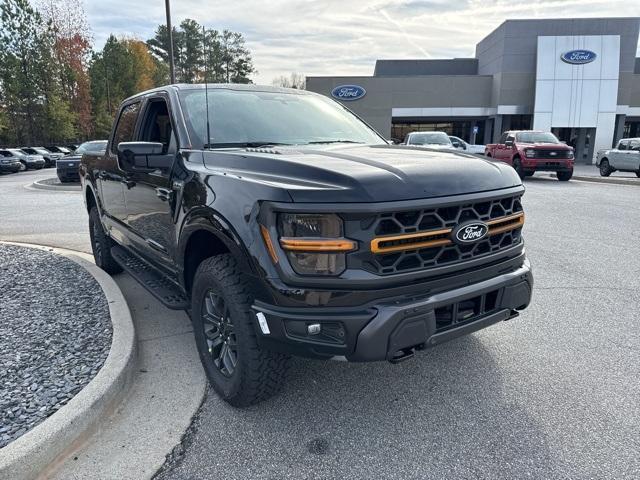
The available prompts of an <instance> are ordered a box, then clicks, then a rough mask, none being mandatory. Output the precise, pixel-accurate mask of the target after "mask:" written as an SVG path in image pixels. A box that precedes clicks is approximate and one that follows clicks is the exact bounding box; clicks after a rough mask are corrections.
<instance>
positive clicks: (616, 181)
mask: <svg viewBox="0 0 640 480" xmlns="http://www.w3.org/2000/svg"><path fill="white" fill-rule="evenodd" d="M544 176H545V177H548V178H553V179H555V178H556V177H555V175H554V174H552V173H548V174H545V175H544ZM571 180H578V181H580V182H591V183H608V184H609V185H631V186H640V179H638V180H637V181H636V180H635V179H633V178H631V177H585V176H582V175H574V176H573V177H571Z"/></svg>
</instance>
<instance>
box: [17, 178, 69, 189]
mask: <svg viewBox="0 0 640 480" xmlns="http://www.w3.org/2000/svg"><path fill="white" fill-rule="evenodd" d="M52 181H53V183H47V182H52ZM27 188H35V189H37V190H50V191H57V192H80V191H81V188H80V184H78V185H71V184H69V185H63V184H62V183H60V182H58V180H57V179H56V178H45V179H42V180H36V181H35V182H33V183H32V184H31V185H27Z"/></svg>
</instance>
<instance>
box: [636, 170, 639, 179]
mask: <svg viewBox="0 0 640 480" xmlns="http://www.w3.org/2000/svg"><path fill="white" fill-rule="evenodd" d="M636 177H638V178H640V170H638V171H637V172H636Z"/></svg>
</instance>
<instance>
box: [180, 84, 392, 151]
mask: <svg viewBox="0 0 640 480" xmlns="http://www.w3.org/2000/svg"><path fill="white" fill-rule="evenodd" d="M180 102H181V104H182V110H183V111H184V114H185V120H186V123H187V128H188V129H189V133H190V134H191V137H192V141H193V144H194V146H195V147H196V148H200V147H203V146H205V145H206V144H208V145H207V146H208V147H209V148H216V147H218V148H223V147H243V146H260V145H269V144H276V145H277V144H280V145H282V144H284V145H308V144H314V143H367V144H372V143H373V144H384V143H386V142H385V141H384V140H383V139H382V138H381V137H380V136H379V135H378V134H376V133H375V132H374V131H373V130H371V129H370V128H369V127H368V126H367V125H366V124H364V123H363V122H362V121H361V120H359V119H358V118H357V117H356V116H355V115H353V114H352V113H350V112H349V111H348V110H346V109H345V108H344V107H342V106H341V105H340V104H338V103H336V102H334V101H333V100H329V99H328V98H325V97H322V96H320V95H306V94H295V93H281V92H260V91H242V90H231V89H221V88H215V89H211V90H209V117H210V132H211V138H210V139H208V141H207V139H206V136H207V133H206V132H207V112H206V108H205V91H204V90H202V89H198V90H196V89H193V90H183V91H181V92H180Z"/></svg>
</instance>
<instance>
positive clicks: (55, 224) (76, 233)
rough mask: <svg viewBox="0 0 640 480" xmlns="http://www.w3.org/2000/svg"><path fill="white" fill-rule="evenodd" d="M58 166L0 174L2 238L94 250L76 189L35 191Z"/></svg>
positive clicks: (85, 216) (0, 230)
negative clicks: (34, 184) (34, 185)
mask: <svg viewBox="0 0 640 480" xmlns="http://www.w3.org/2000/svg"><path fill="white" fill-rule="evenodd" d="M55 177H56V170H55V168H45V169H42V170H27V171H25V172H19V173H13V174H10V175H0V238H1V239H2V240H8V241H14V242H27V243H29V242H31V243H37V244H40V245H48V246H54V247H56V246H57V247H63V248H69V249H71V250H79V251H83V252H91V245H90V243H89V235H88V228H89V227H88V222H87V214H86V211H85V210H84V205H83V201H82V196H81V195H80V191H79V190H78V191H77V192H56V191H45V190H36V189H33V188H31V187H30V186H31V184H32V183H33V182H35V181H37V180H43V179H46V178H55Z"/></svg>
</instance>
